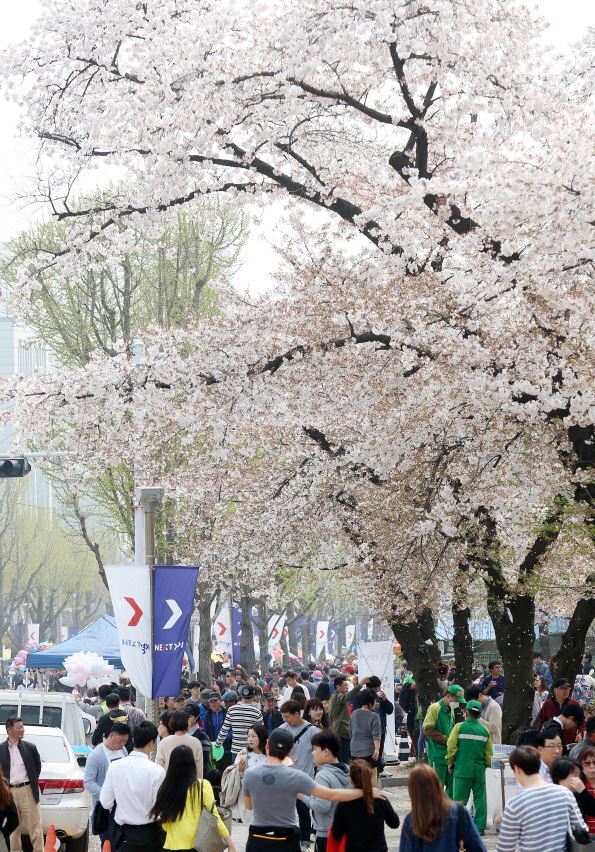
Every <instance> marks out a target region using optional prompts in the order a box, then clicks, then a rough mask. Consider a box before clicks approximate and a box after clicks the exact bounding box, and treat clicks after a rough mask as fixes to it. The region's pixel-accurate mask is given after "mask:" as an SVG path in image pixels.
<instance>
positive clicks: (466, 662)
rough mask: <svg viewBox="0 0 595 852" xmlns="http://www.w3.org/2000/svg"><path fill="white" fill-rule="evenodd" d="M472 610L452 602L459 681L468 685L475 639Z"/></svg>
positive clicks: (463, 684)
mask: <svg viewBox="0 0 595 852" xmlns="http://www.w3.org/2000/svg"><path fill="white" fill-rule="evenodd" d="M470 618H471V610H470V609H469V607H467V606H464V607H461V606H458V605H457V603H456V602H455V601H453V603H452V621H453V625H454V634H453V637H452V644H453V647H454V652H455V666H456V670H457V683H460V684H461V685H462V686H466V685H467V684H469V683H471V680H472V671H473V639H472V638H471V633H470V631H469V619H470Z"/></svg>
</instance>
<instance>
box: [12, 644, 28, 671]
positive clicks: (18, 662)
mask: <svg viewBox="0 0 595 852" xmlns="http://www.w3.org/2000/svg"><path fill="white" fill-rule="evenodd" d="M12 664H13V666H14V667H15V668H17V667H18V666H26V665H27V652H26V651H25V649H24V648H21V650H20V651H19V652H18V653H17V655H16V656H15V658H14V660H13V661H12Z"/></svg>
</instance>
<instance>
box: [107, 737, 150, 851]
mask: <svg viewBox="0 0 595 852" xmlns="http://www.w3.org/2000/svg"><path fill="white" fill-rule="evenodd" d="M132 739H133V742H134V751H133V752H132V754H131V755H130V757H128V758H127V759H126V760H117V761H112V763H110V766H109V769H108V770H107V775H106V776H105V781H104V783H103V787H102V788H101V794H100V796H99V801H100V802H101V804H102V805H103V807H104V808H106V809H107V810H111V809H112V807H113V806H114V803H115V805H116V812H115V822H116V825H115V829H114V835H113V842H112V849H113V850H114V852H117V850H118V849H122V850H126V852H161V850H162V849H163V839H164V833H163V830H162V829H161V826H160V825H159V824H158V823H157V822H154V821H153V819H152V816H151V811H152V810H153V807H154V806H155V800H156V798H157V791H158V790H159V787H160V786H161V783H162V781H163V779H164V777H165V771H164V770H163V768H162V767H161V766H157V765H156V764H155V763H152V762H151V760H150V759H149V755H150V754H151V751H152V749H153V746H154V745H155V740H156V739H157V728H156V727H155V725H154V724H153V723H152V722H141V723H140V725H138V726H137V727H136V728H135V729H134V732H133V734H132Z"/></svg>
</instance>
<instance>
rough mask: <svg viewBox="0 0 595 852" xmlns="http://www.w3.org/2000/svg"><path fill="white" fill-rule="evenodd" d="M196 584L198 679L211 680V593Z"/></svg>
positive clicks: (207, 681) (208, 681)
mask: <svg viewBox="0 0 595 852" xmlns="http://www.w3.org/2000/svg"><path fill="white" fill-rule="evenodd" d="M201 586H202V584H200V583H199V584H198V601H197V608H198V617H199V622H198V670H197V672H198V679H199V680H203V681H205V683H210V682H211V654H212V653H213V639H212V636H211V630H212V625H211V602H212V600H213V596H212V594H209V593H208V592H207V590H206V589H205V588H204V587H202V588H201Z"/></svg>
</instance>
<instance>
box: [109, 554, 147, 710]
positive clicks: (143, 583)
mask: <svg viewBox="0 0 595 852" xmlns="http://www.w3.org/2000/svg"><path fill="white" fill-rule="evenodd" d="M105 574H106V577H107V583H108V586H109V590H110V595H111V598H112V606H113V608H114V616H115V618H116V627H117V628H118V638H119V640H120V657H121V658H122V663H123V665H124V668H125V669H126V673H127V674H128V677H129V678H130V681H131V683H132V685H133V686H135V687H136V688H137V689H138V691H139V692H141V693H142V694H143V695H151V694H152V676H153V665H152V659H153V658H152V654H151V641H152V633H151V629H152V617H151V572H150V571H149V569H148V568H147V566H146V565H106V567H105Z"/></svg>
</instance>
